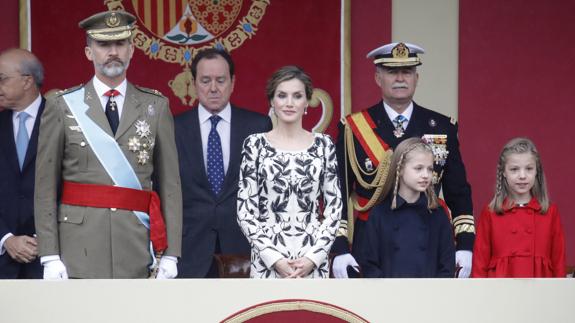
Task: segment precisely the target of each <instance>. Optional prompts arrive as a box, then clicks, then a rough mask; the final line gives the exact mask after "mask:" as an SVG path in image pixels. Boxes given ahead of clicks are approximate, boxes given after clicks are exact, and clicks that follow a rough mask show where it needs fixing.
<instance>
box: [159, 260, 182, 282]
mask: <svg viewBox="0 0 575 323" xmlns="http://www.w3.org/2000/svg"><path fill="white" fill-rule="evenodd" d="M177 265H178V258H176V257H174V256H162V258H160V264H159V265H158V275H157V276H156V279H172V278H176V276H178V266H177Z"/></svg>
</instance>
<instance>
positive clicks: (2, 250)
mask: <svg viewBox="0 0 575 323" xmlns="http://www.w3.org/2000/svg"><path fill="white" fill-rule="evenodd" d="M12 236H14V235H13V234H12V233H11V232H8V233H6V234H5V235H4V236H3V237H2V240H0V256H2V255H3V254H4V253H5V252H6V248H4V242H6V240H8V238H10V237H12Z"/></svg>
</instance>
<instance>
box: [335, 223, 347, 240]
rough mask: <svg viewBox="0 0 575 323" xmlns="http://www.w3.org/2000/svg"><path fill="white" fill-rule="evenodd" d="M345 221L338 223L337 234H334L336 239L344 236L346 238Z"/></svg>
mask: <svg viewBox="0 0 575 323" xmlns="http://www.w3.org/2000/svg"><path fill="white" fill-rule="evenodd" d="M347 223H348V222H347V220H340V221H339V228H337V232H336V233H335V236H336V238H337V237H340V236H344V237H346V238H347V233H348V230H347Z"/></svg>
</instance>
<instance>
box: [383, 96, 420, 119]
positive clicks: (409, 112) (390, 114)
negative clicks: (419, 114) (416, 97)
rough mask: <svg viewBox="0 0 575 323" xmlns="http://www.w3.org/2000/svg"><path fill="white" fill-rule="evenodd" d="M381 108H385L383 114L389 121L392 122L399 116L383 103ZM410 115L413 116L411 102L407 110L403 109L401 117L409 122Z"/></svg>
mask: <svg viewBox="0 0 575 323" xmlns="http://www.w3.org/2000/svg"><path fill="white" fill-rule="evenodd" d="M383 107H384V108H385V113H387V116H388V117H389V120H391V121H393V120H395V118H397V116H398V115H399V113H397V111H395V110H393V108H392V107H390V106H389V105H387V103H385V102H383ZM412 114H413V101H412V102H410V103H409V105H408V106H407V109H405V111H403V113H402V114H401V115H402V116H404V117H405V118H406V119H407V122H409V121H410V120H411V115H412Z"/></svg>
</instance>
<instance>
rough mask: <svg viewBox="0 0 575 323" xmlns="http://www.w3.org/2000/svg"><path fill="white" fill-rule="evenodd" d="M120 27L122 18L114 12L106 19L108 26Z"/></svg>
mask: <svg viewBox="0 0 575 323" xmlns="http://www.w3.org/2000/svg"><path fill="white" fill-rule="evenodd" d="M119 25H120V18H118V16H117V15H116V13H115V12H112V13H111V14H110V15H109V16H107V17H106V26H108V27H110V28H114V27H118V26H119Z"/></svg>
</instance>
